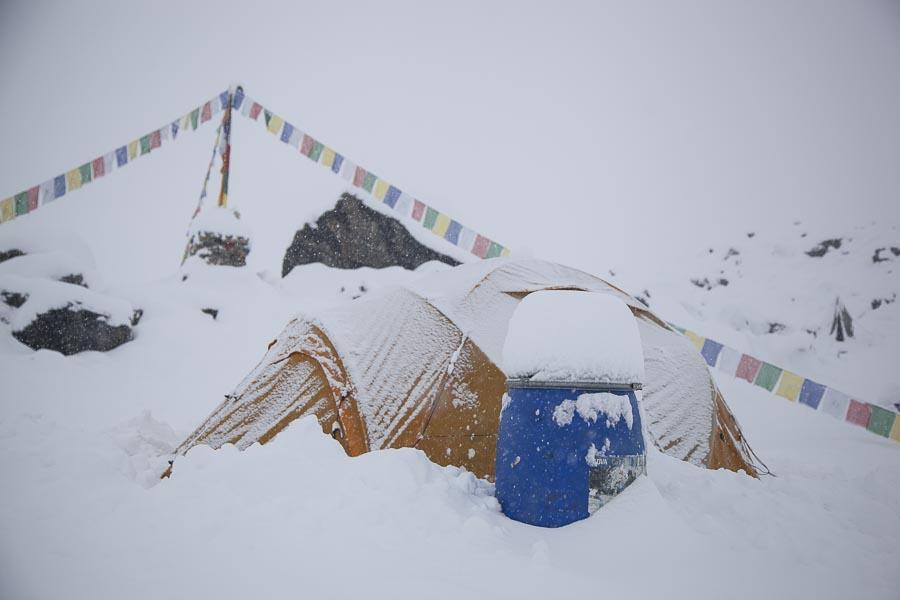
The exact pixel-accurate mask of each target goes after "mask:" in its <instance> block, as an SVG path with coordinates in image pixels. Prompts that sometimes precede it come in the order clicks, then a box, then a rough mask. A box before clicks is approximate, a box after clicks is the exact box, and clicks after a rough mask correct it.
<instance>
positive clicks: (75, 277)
mask: <svg viewBox="0 0 900 600" xmlns="http://www.w3.org/2000/svg"><path fill="white" fill-rule="evenodd" d="M59 280H60V281H62V282H63V283H71V284H72V285H80V286H81V287H83V288H86V287H87V286H88V284H87V283H85V282H84V275H82V274H81V273H70V274H69V275H63V276H62V277H60V278H59Z"/></svg>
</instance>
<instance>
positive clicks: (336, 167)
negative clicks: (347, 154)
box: [331, 152, 344, 174]
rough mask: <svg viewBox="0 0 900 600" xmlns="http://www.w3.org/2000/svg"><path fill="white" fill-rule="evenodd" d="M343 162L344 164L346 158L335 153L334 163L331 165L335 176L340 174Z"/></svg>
mask: <svg viewBox="0 0 900 600" xmlns="http://www.w3.org/2000/svg"><path fill="white" fill-rule="evenodd" d="M343 162H344V157H343V156H341V155H340V154H338V153H337V152H335V153H334V162H333V163H332V165H331V172H332V173H334V174H337V173H340V172H341V165H342V164H343Z"/></svg>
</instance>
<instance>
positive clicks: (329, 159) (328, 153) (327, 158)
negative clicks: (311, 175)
mask: <svg viewBox="0 0 900 600" xmlns="http://www.w3.org/2000/svg"><path fill="white" fill-rule="evenodd" d="M333 165H334V150H332V149H331V148H329V147H328V146H325V149H324V150H322V166H323V167H331V166H333Z"/></svg>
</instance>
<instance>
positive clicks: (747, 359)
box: [734, 354, 762, 383]
mask: <svg viewBox="0 0 900 600" xmlns="http://www.w3.org/2000/svg"><path fill="white" fill-rule="evenodd" d="M761 366H762V361H760V360H758V359H756V358H753V357H752V356H750V355H748V354H745V355H743V356H742V357H741V362H739V363H738V368H737V372H736V373H735V374H734V376H735V377H739V378H740V379H746V380H747V381H749V382H750V383H753V381H754V380H755V379H756V374H757V373H758V372H759V368H760V367H761Z"/></svg>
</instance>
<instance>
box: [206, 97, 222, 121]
mask: <svg viewBox="0 0 900 600" xmlns="http://www.w3.org/2000/svg"><path fill="white" fill-rule="evenodd" d="M207 104H209V116H210V118H212V116H213V115H214V114H217V113H218V112H219V109H221V108H222V104H221V100H220V99H219V97H218V96H216V97H215V98H213V99H212V100H210V101H209V102H207Z"/></svg>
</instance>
